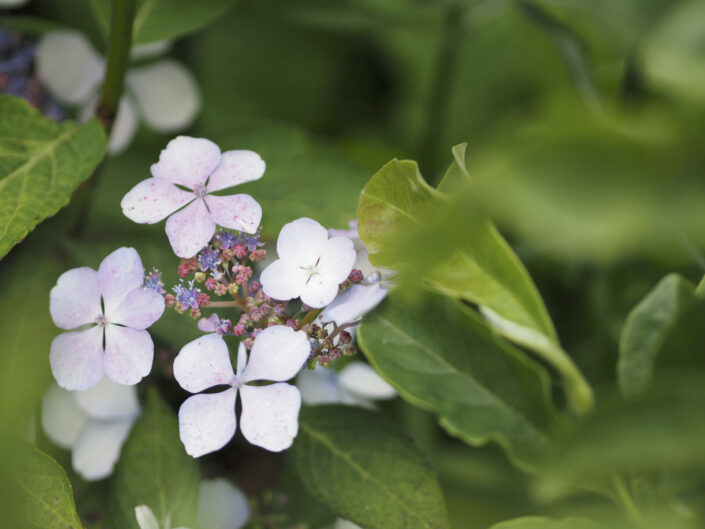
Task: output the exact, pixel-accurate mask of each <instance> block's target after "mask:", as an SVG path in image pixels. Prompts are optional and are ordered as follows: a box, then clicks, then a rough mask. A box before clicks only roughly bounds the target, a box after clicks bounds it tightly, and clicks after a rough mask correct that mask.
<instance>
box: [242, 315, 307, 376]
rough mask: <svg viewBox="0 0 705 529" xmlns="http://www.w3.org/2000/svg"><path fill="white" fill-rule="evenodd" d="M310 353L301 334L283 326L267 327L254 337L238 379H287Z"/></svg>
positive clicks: (297, 370)
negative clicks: (244, 366)
mask: <svg viewBox="0 0 705 529" xmlns="http://www.w3.org/2000/svg"><path fill="white" fill-rule="evenodd" d="M310 352H311V344H310V343H309V341H308V338H307V337H306V333H305V332H304V331H294V329H292V328H291V327H287V326H286V325H274V326H272V327H267V328H266V329H265V330H263V331H262V332H261V333H259V334H258V335H257V338H255V343H254V345H253V346H252V350H251V351H250V361H249V362H248V363H247V367H246V368H245V371H244V372H243V373H242V380H243V381H245V382H250V381H252V380H272V381H275V382H283V381H285V380H289V379H290V378H293V377H294V376H296V373H298V372H299V371H300V370H301V367H302V366H303V365H304V362H306V360H307V359H308V355H309V353H310Z"/></svg>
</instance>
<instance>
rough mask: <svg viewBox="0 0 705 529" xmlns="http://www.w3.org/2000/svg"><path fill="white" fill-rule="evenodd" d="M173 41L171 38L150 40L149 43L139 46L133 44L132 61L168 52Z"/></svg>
mask: <svg viewBox="0 0 705 529" xmlns="http://www.w3.org/2000/svg"><path fill="white" fill-rule="evenodd" d="M172 44H173V41H172V40H170V39H165V40H158V41H156V42H150V43H149V44H140V45H139V46H133V47H132V49H131V50H130V59H131V60H132V61H139V60H142V59H150V58H152V57H156V56H158V55H161V54H162V53H164V52H166V51H167V50H168V49H169V48H171V45H172Z"/></svg>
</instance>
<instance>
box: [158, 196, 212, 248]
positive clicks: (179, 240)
mask: <svg viewBox="0 0 705 529" xmlns="http://www.w3.org/2000/svg"><path fill="white" fill-rule="evenodd" d="M213 233H215V222H213V219H212V218H211V214H210V213H209V212H208V210H207V209H206V205H205V204H204V202H203V200H194V201H193V202H191V203H190V204H189V205H188V206H186V207H185V208H184V209H182V210H181V211H179V212H178V213H174V214H173V215H172V216H171V217H169V218H168V219H167V221H166V236H167V237H168V238H169V242H170V243H171V249H172V250H174V253H175V254H176V255H177V256H179V257H193V256H194V255H196V254H197V253H198V252H199V251H200V250H201V249H202V248H203V247H204V246H205V245H206V244H208V242H209V241H210V240H211V238H212V237H213Z"/></svg>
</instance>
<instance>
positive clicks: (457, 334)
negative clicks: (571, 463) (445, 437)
mask: <svg viewBox="0 0 705 529" xmlns="http://www.w3.org/2000/svg"><path fill="white" fill-rule="evenodd" d="M416 301H417V303H405V302H404V300H402V299H399V298H398V297H397V296H396V295H395V294H392V295H391V296H390V297H389V298H388V299H387V301H385V303H384V304H383V305H382V307H381V308H379V309H377V310H376V311H375V312H373V313H372V314H370V315H368V316H367V317H366V319H365V320H364V322H363V323H362V325H361V326H360V329H359V331H358V343H359V345H360V347H361V348H362V350H363V351H364V352H365V356H366V357H367V358H368V359H369V361H370V363H371V364H372V365H373V366H374V367H375V369H376V370H377V372H378V373H379V374H380V375H381V376H382V377H384V379H385V380H387V381H388V382H389V383H390V384H392V385H393V386H394V387H395V389H396V390H397V391H398V392H399V394H400V395H401V396H402V397H404V398H405V399H406V400H408V401H409V402H410V403H412V404H414V405H416V406H420V407H422V408H424V409H427V410H430V411H433V412H434V413H436V414H438V416H439V421H440V424H441V426H442V427H443V428H445V429H446V430H447V431H448V432H449V433H450V434H452V435H454V436H456V437H459V438H460V439H462V440H463V441H465V442H466V443H469V444H471V445H483V444H485V443H487V442H488V441H496V442H498V443H499V444H500V445H502V447H503V448H505V449H506V451H507V452H508V454H509V456H510V457H511V458H512V460H513V461H514V462H516V463H517V464H519V465H520V466H522V467H523V468H531V467H532V466H533V465H534V464H535V458H536V457H537V455H538V454H539V453H541V452H542V451H544V450H546V449H547V448H548V447H549V446H550V445H551V439H550V436H551V429H552V428H553V427H555V419H556V418H557V417H556V415H555V411H554V409H553V407H552V404H551V403H550V397H549V386H548V377H547V375H546V373H545V371H544V370H543V368H542V367H541V366H539V365H537V364H536V363H535V362H533V361H532V360H530V359H528V358H527V357H526V356H525V355H523V354H522V353H521V352H520V351H517V350H515V349H513V348H512V347H511V346H510V345H509V344H507V343H505V342H503V341H502V340H501V338H500V339H498V338H495V337H494V336H493V335H492V332H491V331H490V329H489V328H488V327H487V325H486V324H485V323H484V322H483V321H482V320H481V318H480V317H479V316H478V315H476V313H474V311H471V310H470V309H467V308H461V305H460V304H459V303H457V302H452V301H451V300H448V299H447V298H444V297H442V296H439V295H436V294H427V295H426V296H424V297H422V298H421V299H419V300H416Z"/></svg>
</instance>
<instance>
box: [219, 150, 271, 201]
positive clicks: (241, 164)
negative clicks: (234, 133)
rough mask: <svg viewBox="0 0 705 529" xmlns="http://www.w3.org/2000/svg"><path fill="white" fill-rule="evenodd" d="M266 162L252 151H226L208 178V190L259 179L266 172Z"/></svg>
mask: <svg viewBox="0 0 705 529" xmlns="http://www.w3.org/2000/svg"><path fill="white" fill-rule="evenodd" d="M264 169H265V163H264V160H262V158H260V156H259V154H257V153H256V152H252V151H226V152H224V153H223V155H222V156H221V158H220V164H218V167H217V168H216V170H215V171H213V174H211V176H210V178H209V179H208V191H209V192H212V191H220V190H221V189H227V188H228V187H233V186H236V185H239V184H244V183H245V182H252V181H253V180H259V179H260V178H262V175H263V174H264Z"/></svg>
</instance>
